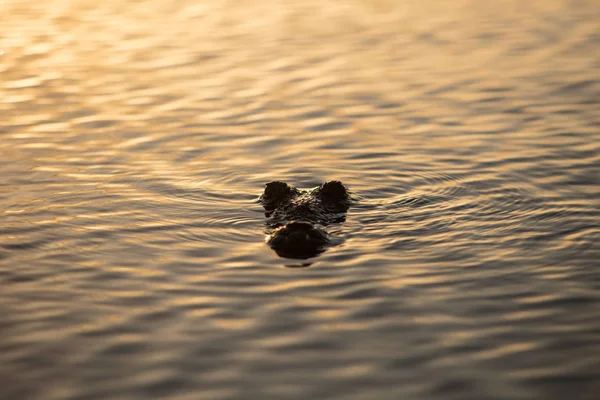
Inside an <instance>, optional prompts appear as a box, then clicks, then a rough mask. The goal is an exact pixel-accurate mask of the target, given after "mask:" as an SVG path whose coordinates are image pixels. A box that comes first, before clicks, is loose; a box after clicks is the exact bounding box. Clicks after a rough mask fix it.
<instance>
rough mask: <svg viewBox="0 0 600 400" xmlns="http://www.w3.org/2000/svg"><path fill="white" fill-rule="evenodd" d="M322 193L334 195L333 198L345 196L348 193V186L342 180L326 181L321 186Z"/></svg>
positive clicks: (329, 195)
mask: <svg viewBox="0 0 600 400" xmlns="http://www.w3.org/2000/svg"><path fill="white" fill-rule="evenodd" d="M321 193H322V194H323V195H324V196H328V197H333V198H343V197H346V196H347V195H348V192H347V191H346V188H345V187H344V185H343V184H342V182H340V181H329V182H325V183H324V184H323V185H322V186H321Z"/></svg>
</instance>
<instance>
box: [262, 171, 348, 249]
mask: <svg viewBox="0 0 600 400" xmlns="http://www.w3.org/2000/svg"><path fill="white" fill-rule="evenodd" d="M260 201H261V203H262V204H263V207H264V208H265V215H266V217H267V225H268V226H269V228H270V230H272V232H271V233H270V235H269V236H268V237H267V244H269V246H271V248H273V250H275V252H277V254H278V255H280V256H282V257H288V258H299V259H306V258H310V257H314V256H316V255H318V254H320V253H322V252H323V251H325V249H326V248H327V247H328V246H330V245H331V240H330V237H329V235H328V233H327V232H326V231H325V230H324V227H326V226H328V225H330V224H333V223H340V222H343V221H344V220H345V219H346V211H347V210H348V207H349V206H350V204H351V199H350V196H349V194H348V190H347V189H346V187H345V186H344V185H343V184H342V183H341V182H340V181H329V182H325V183H324V184H322V185H320V186H318V187H316V188H314V189H310V190H299V189H296V188H295V187H293V186H290V185H288V184H287V183H285V182H281V181H274V182H269V183H267V184H266V187H265V191H264V193H263V194H262V195H261V196H260Z"/></svg>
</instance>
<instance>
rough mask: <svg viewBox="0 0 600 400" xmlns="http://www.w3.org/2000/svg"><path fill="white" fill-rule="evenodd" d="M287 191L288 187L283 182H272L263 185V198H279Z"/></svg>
mask: <svg viewBox="0 0 600 400" xmlns="http://www.w3.org/2000/svg"><path fill="white" fill-rule="evenodd" d="M289 191H290V187H289V186H288V184H287V183H285V182H281V181H273V182H269V183H267V184H266V185H265V196H267V197H280V196H282V195H285V194H286V193H289Z"/></svg>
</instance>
